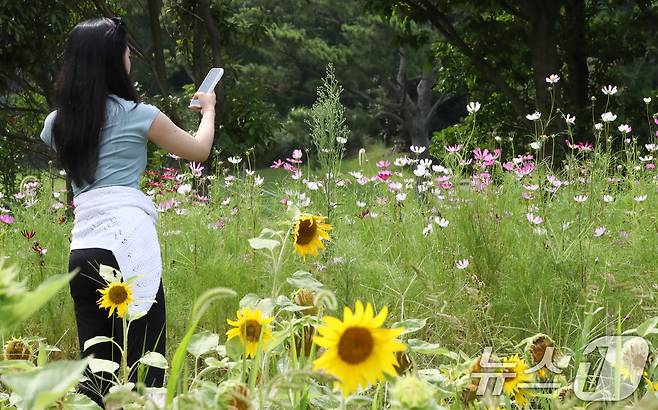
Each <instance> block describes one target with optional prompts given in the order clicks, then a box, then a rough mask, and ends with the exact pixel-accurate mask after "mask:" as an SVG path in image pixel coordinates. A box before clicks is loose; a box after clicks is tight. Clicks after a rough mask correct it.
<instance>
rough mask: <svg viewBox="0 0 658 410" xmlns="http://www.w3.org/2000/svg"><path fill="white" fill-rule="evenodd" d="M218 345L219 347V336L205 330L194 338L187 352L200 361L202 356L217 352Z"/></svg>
mask: <svg viewBox="0 0 658 410" xmlns="http://www.w3.org/2000/svg"><path fill="white" fill-rule="evenodd" d="M217 345H219V335H218V334H216V333H210V332H208V331H207V330H204V331H203V332H201V333H197V334H195V335H194V336H192V338H191V339H190V344H189V345H188V346H187V351H188V352H189V353H190V354H191V355H192V356H194V357H196V358H197V359H198V358H199V357H200V356H201V355H203V354H206V353H208V352H211V351H213V350H215V349H216V348H217Z"/></svg>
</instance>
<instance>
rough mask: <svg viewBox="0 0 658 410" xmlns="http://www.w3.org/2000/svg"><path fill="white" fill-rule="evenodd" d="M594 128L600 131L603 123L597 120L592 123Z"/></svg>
mask: <svg viewBox="0 0 658 410" xmlns="http://www.w3.org/2000/svg"><path fill="white" fill-rule="evenodd" d="M594 129H596V130H597V131H601V130H602V129H603V124H601V123H600V122H597V123H596V124H594Z"/></svg>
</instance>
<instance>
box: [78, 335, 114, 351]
mask: <svg viewBox="0 0 658 410" xmlns="http://www.w3.org/2000/svg"><path fill="white" fill-rule="evenodd" d="M106 342H110V343H111V342H112V338H111V337H107V336H96V337H92V338H91V339H87V340H85V344H84V345H83V349H82V350H83V351H84V350H87V349H89V348H90V347H92V346H94V345H97V344H99V343H106Z"/></svg>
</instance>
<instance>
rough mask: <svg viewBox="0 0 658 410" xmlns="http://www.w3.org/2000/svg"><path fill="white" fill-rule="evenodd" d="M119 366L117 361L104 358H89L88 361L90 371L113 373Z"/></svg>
mask: <svg viewBox="0 0 658 410" xmlns="http://www.w3.org/2000/svg"><path fill="white" fill-rule="evenodd" d="M119 367H120V365H119V363H117V362H113V361H111V360H104V359H91V360H90V361H89V370H91V372H92V373H100V372H107V373H114V372H115V371H116V370H118V369H119Z"/></svg>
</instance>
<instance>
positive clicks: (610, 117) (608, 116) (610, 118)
mask: <svg viewBox="0 0 658 410" xmlns="http://www.w3.org/2000/svg"><path fill="white" fill-rule="evenodd" d="M601 119H602V120H603V122H612V121H614V120H616V119H617V116H616V115H615V114H613V113H611V112H610V111H608V112H604V113H603V114H601Z"/></svg>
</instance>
